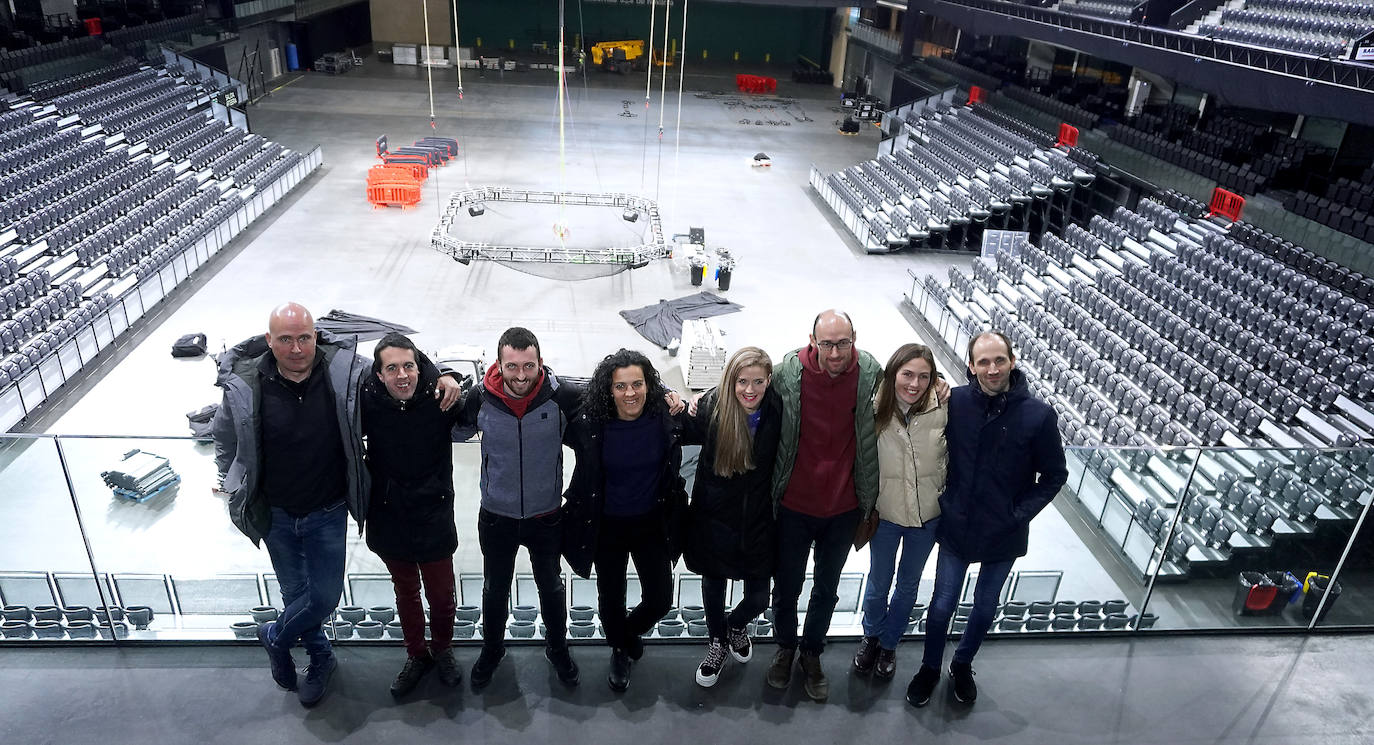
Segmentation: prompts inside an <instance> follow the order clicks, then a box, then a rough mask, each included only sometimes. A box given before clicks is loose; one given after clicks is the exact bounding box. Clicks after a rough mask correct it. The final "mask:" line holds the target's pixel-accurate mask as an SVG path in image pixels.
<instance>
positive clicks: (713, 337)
mask: <svg viewBox="0 0 1374 745" xmlns="http://www.w3.org/2000/svg"><path fill="white" fill-rule="evenodd" d="M681 348H682V349H684V350H686V355H685V356H684V357H683V363H682V373H683V377H684V378H685V379H686V380H687V387H688V388H691V389H693V390H703V389H706V388H711V387H713V386H715V385H716V384H717V383H719V382H720V376H721V374H722V373H724V372H725V363H726V362H727V361H728V360H729V353H728V352H726V350H725V344H724V343H723V342H722V341H721V338H720V329H718V328H716V324H715V322H714V321H712V320H711V319H709V318H703V319H700V320H694V321H683V322H682V347H681ZM679 354H680V355H681V353H679Z"/></svg>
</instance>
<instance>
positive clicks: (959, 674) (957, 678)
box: [949, 662, 978, 704]
mask: <svg viewBox="0 0 1374 745" xmlns="http://www.w3.org/2000/svg"><path fill="white" fill-rule="evenodd" d="M974 675H975V673H974V672H973V665H972V664H970V663H967V662H951V663H949V677H950V679H951V680H953V681H954V699H955V700H956V701H958V702H959V703H961V704H971V703H973V702H974V701H977V700H978V684H977V683H974V682H973V676H974Z"/></svg>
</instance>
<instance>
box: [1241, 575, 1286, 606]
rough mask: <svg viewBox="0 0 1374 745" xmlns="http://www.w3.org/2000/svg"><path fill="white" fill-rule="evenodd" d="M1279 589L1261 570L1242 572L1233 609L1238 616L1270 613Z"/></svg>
mask: <svg viewBox="0 0 1374 745" xmlns="http://www.w3.org/2000/svg"><path fill="white" fill-rule="evenodd" d="M1278 589H1279V588H1278V587H1277V586H1276V585H1275V584H1274V582H1273V581H1272V580H1270V579H1269V578H1268V577H1266V576H1264V575H1263V574H1260V573H1259V572H1241V573H1240V576H1239V578H1238V584H1237V585H1236V595H1235V597H1234V598H1232V599H1231V611H1232V612H1233V613H1235V614H1236V615H1238V616H1257V615H1260V614H1263V613H1268V612H1269V607H1270V606H1271V605H1273V603H1274V596H1275V595H1277V594H1278Z"/></svg>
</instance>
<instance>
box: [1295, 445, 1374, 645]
mask: <svg viewBox="0 0 1374 745" xmlns="http://www.w3.org/2000/svg"><path fill="white" fill-rule="evenodd" d="M1303 460H1305V455H1300V457H1299V461H1300V462H1299V463H1298V464H1297V466H1298V467H1299V468H1304V469H1305V470H1304V471H1303V475H1305V476H1306V477H1307V483H1308V485H1309V486H1310V488H1311V489H1312V490H1313V491H1315V492H1316V493H1317V494H1318V495H1320V496H1321V497H1322V498H1323V504H1322V507H1319V508H1318V509H1317V513H1316V514H1317V517H1318V518H1319V519H1320V518H1321V517H1322V516H1324V515H1325V514H1326V513H1327V512H1328V511H1329V512H1331V513H1332V514H1336V515H1340V516H1342V518H1345V517H1346V516H1348V515H1352V514H1356V513H1358V518H1357V519H1355V520H1354V521H1351V520H1349V519H1348V518H1347V519H1343V520H1342V521H1341V522H1340V523H1338V524H1337V525H1336V526H1333V527H1334V529H1333V530H1330V531H1329V532H1330V535H1331V538H1330V539H1326V540H1322V542H1321V543H1322V546H1323V548H1329V549H1330V552H1329V553H1326V554H1325V555H1324V556H1319V557H1317V558H1316V560H1315V561H1314V562H1313V564H1314V566H1313V567H1312V572H1309V573H1308V574H1305V575H1303V576H1301V577H1299V578H1298V579H1300V580H1302V581H1303V586H1304V588H1305V593H1304V595H1303V598H1302V600H1301V601H1300V602H1295V603H1294V606H1300V607H1298V611H1299V613H1300V614H1301V616H1302V618H1303V619H1304V620H1309V619H1313V620H1315V623H1316V624H1317V625H1324V626H1326V625H1330V626H1342V625H1350V626H1369V625H1371V624H1374V541H1371V540H1370V536H1371V534H1374V516H1371V515H1370V502H1371V498H1374V450H1371V449H1369V448H1362V449H1351V450H1328V451H1325V452H1323V453H1321V454H1319V455H1317V456H1316V457H1314V458H1313V459H1312V460H1310V461H1306V462H1305V463H1303V462H1301V461H1303ZM1338 537H1347V538H1348V540H1346V541H1345V543H1344V545H1343V546H1341V548H1340V549H1339V550H1337V549H1336V547H1335V545H1333V544H1334V539H1336V538H1338ZM1338 567H1339V568H1338ZM1321 575H1329V576H1331V577H1334V582H1333V581H1331V580H1328V579H1326V577H1324V576H1321Z"/></svg>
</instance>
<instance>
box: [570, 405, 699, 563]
mask: <svg viewBox="0 0 1374 745" xmlns="http://www.w3.org/2000/svg"><path fill="white" fill-rule="evenodd" d="M683 416H685V415H679V416H678V417H674V416H670V415H669V414H668V413H667V412H666V411H665V412H663V413H662V414H661V415H660V417H659V418H660V420H661V421H662V423H663V437H664V439H665V440H666V441H667V443H668V447H667V449H666V451H665V452H667V456H666V457H665V458H664V459H663V475H662V477H660V478H659V480H658V505H657V509H658V513H659V517H660V518H661V519H662V529H663V540H664V541H665V542H666V543H667V546H668V555H669V557H671V559H672V561H673V562H676V561H677V560H678V558H679V557H680V556H681V555H682V542H683V541H682V528H683V526H684V525H685V524H686V518H685V515H684V512H685V511H686V509H687V482H686V480H685V479H683V478H682V473H681V472H682V422H681V421H680V417H683ZM603 429H604V425H603V424H601V423H599V422H594V421H592V419H591V417H590V416H588V415H587V413H586V412H585V411H581V412H579V413H578V414H577V416H576V417H574V418H573V420H572V423H571V424H570V425H569V427H568V435H567V442H568V447H571V448H572V449H573V452H574V453H575V454H576V455H577V465H576V466H574V467H573V474H572V480H571V481H570V482H569V484H568V490H567V491H566V492H564V494H563V499H564V505H563V514H562V517H561V519H562V524H563V557H564V558H565V559H567V560H568V565H569V566H571V567H572V570H573V571H574V572H576V573H577V575H578V576H580V577H590V576H591V572H592V560H593V559H594V558H596V540H597V533H598V531H599V530H600V528H601V512H602V509H603V507H604V506H605V502H606V474H605V469H604V468H603V467H602V464H601V448H602V445H603V443H604V442H605V433H604V432H603Z"/></svg>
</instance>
